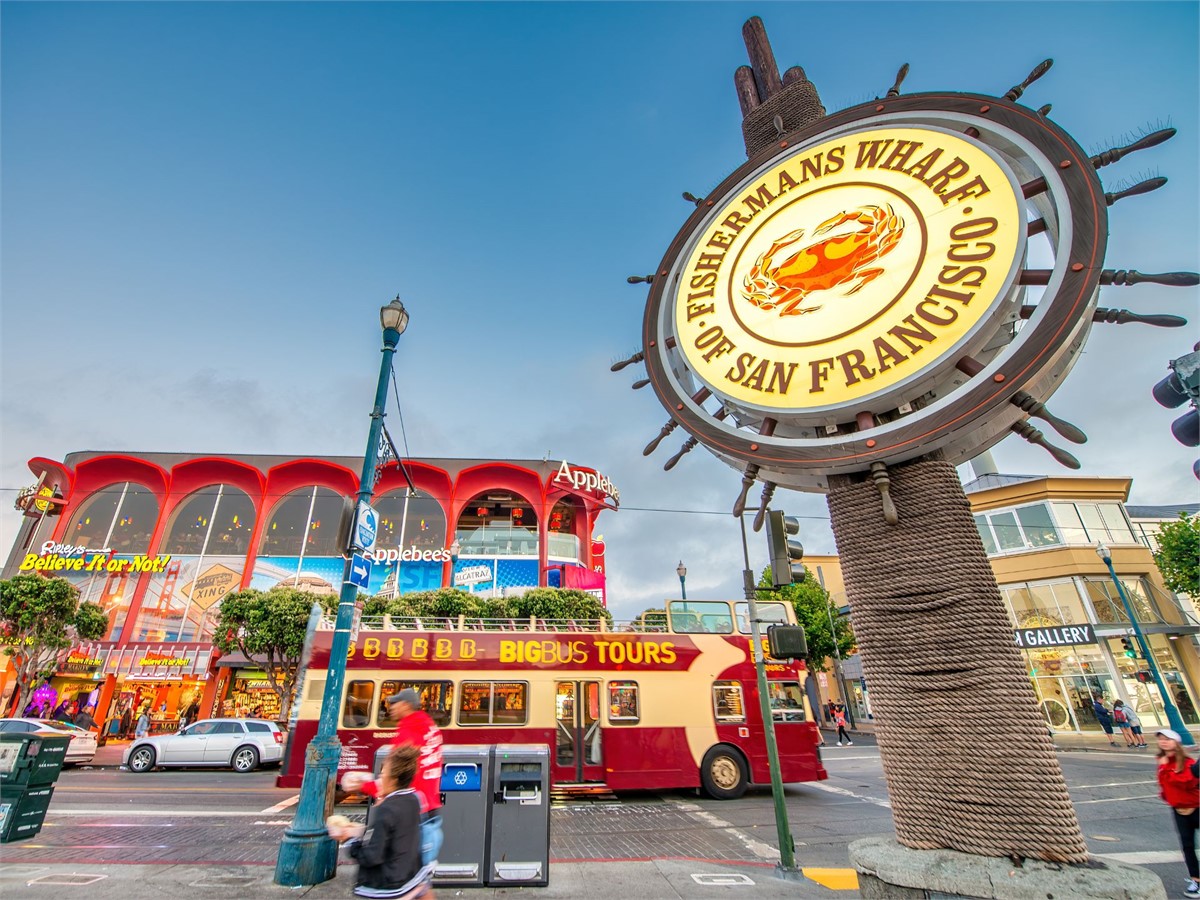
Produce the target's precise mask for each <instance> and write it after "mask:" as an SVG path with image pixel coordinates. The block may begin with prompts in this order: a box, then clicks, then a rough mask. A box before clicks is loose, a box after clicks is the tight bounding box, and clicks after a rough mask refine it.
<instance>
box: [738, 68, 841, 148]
mask: <svg viewBox="0 0 1200 900" xmlns="http://www.w3.org/2000/svg"><path fill="white" fill-rule="evenodd" d="M824 115H825V107H824V106H822V105H821V98H820V97H819V96H817V89H816V87H814V86H813V83H812V82H811V81H809V80H808V79H802V80H800V81H796V82H793V83H792V84H789V85H785V86H784V87H783V89H782V90H781V91H779V92H778V93H776V94H774V95H773V96H771V97H768V98H767V99H766V100H764V101H763V102H762V105H761V106H758V107H757V108H755V109H753V110H751V111H750V113H749V115H747V116H746V117H745V118H744V119H742V140H743V141H744V142H745V144H746V156H754V154H756V153H758V152H759V151H760V150H762V149H763V148H764V147H767V146H770V145H771V144H774V143H777V142H778V141H779V135H778V133H777V132H776V131H775V122H774V120H775V117H776V116H782V117H783V129H784V131H785V132H789V131H795V130H796V129H798V128H803V127H804V126H805V125H811V124H812V123H813V122H815V121H817V120H818V119H820V118H822V117H824Z"/></svg>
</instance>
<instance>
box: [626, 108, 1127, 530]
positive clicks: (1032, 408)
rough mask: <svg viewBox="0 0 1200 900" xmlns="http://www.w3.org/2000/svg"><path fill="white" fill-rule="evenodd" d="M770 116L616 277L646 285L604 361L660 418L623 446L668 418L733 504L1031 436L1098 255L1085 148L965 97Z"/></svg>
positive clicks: (1066, 355)
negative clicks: (732, 492) (650, 269)
mask: <svg viewBox="0 0 1200 900" xmlns="http://www.w3.org/2000/svg"><path fill="white" fill-rule="evenodd" d="M775 128H776V130H777V131H778V135H777V138H776V140H775V141H773V142H771V141H765V142H764V143H762V144H759V145H756V146H757V149H756V150H755V152H754V155H753V156H752V157H751V158H750V159H749V160H748V161H747V162H746V163H745V164H744V165H742V166H741V167H740V168H738V169H737V170H736V171H734V172H733V173H731V174H730V175H729V176H728V177H727V178H726V179H725V180H724V181H722V182H721V183H720V184H719V185H717V186H716V187H715V188H713V190H712V191H711V192H710V193H709V194H708V196H707V197H704V198H700V199H696V198H694V197H691V195H687V196H688V197H689V198H691V199H693V200H695V202H696V209H695V211H694V212H693V213H692V215H691V216H690V217H689V219H688V221H687V222H686V223H685V224H684V225H683V227H682V228H681V229H680V230H679V233H678V234H677V235H676V236H675V239H674V240H673V241H672V243H671V244H670V246H669V247H668V248H667V251H666V253H665V255H664V256H663V258H662V261H661V263H660V264H659V265H658V267H657V270H656V271H655V272H654V273H653V274H652V275H650V276H649V277H648V278H645V279H633V280H646V281H649V282H650V292H649V296H648V298H647V302H646V311H645V316H644V317H643V327H642V350H641V352H640V353H639V354H635V355H634V356H633V357H631V358H630V359H628V360H625V361H623V362H621V363H618V364H615V365H614V366H613V368H614V371H616V370H619V369H621V368H624V367H625V366H626V365H629V364H630V363H633V362H638V361H642V360H644V362H645V366H646V374H647V376H648V380H649V382H650V384H651V386H652V387H653V389H654V392H655V394H656V396H657V397H658V399H659V401H660V402H661V403H662V404H663V406H664V407H665V408H666V409H667V410H668V412H669V414H670V417H671V418H670V421H668V423H667V424H666V425H665V426H664V427H663V429H662V431H661V433H660V434H659V436H658V437H656V438H655V439H654V440H652V441H651V442H650V443H649V444H648V445H647V446H646V449H645V451H644V452H645V453H647V454H649V453H652V452H653V451H654V450H655V448H657V447H658V446H659V444H660V442H661V441H662V440H663V439H664V438H665V437H666V436H667V435H668V434H670V433H671V431H672V430H673V429H675V428H677V427H682V429H683V430H684V431H685V432H687V433H688V435H689V436H690V437H691V438H694V439H695V441H697V442H699V443H701V444H703V445H704V446H705V447H706V448H707V449H708V450H710V451H711V452H712V453H713V454H715V455H716V456H717V457H718V458H719V459H721V460H722V461H724V462H726V463H727V464H729V465H731V466H733V467H734V468H736V469H738V470H739V471H741V472H742V473H743V475H744V476H745V478H744V480H743V488H744V489H743V491H742V494H741V496H740V498H739V500H738V501H737V502H736V503H735V504H734V507H735V509H739V508H741V506H742V504H744V503H745V502H746V495H745V488H746V486H748V485H749V484H751V483H752V482H753V481H755V480H758V481H763V482H766V483H770V484H774V485H778V486H784V487H792V488H798V489H802V490H816V491H824V490H826V489H827V488H828V478H829V476H831V475H837V474H847V475H849V474H852V473H858V472H863V471H866V470H868V469H870V468H872V467H873V466H876V465H884V466H891V465H895V464H897V463H900V462H904V461H906V460H911V459H916V458H918V457H921V456H925V455H927V454H930V453H934V452H937V451H941V454H942V457H943V458H944V459H945V460H946V461H948V462H950V463H953V464H957V463H960V462H964V461H966V460H967V459H971V458H972V457H974V456H977V455H978V454H979V453H980V452H981V451H983V450H986V449H987V448H989V447H991V446H992V445H994V444H995V443H997V442H998V441H1000V440H1001V439H1002V438H1003V437H1004V436H1005V435H1007V434H1009V433H1011V432H1016V433H1018V434H1020V435H1022V436H1023V437H1026V439H1028V440H1030V441H1032V442H1035V443H1043V444H1044V445H1045V441H1044V437H1043V435H1042V433H1041V432H1040V431H1038V430H1037V429H1035V428H1034V427H1033V426H1032V425H1030V424H1028V422H1027V420H1028V419H1029V418H1030V416H1043V418H1045V416H1044V415H1043V413H1044V407H1043V406H1042V404H1043V403H1044V402H1045V401H1046V400H1047V399H1048V398H1049V397H1050V396H1051V395H1052V394H1053V393H1054V390H1055V389H1056V388H1057V387H1058V385H1059V384H1060V383H1061V382H1062V380H1063V379H1064V378H1066V376H1067V375H1068V374H1069V372H1070V370H1071V368H1072V366H1073V365H1074V363H1075V362H1076V360H1077V359H1078V357H1079V352H1080V350H1081V349H1082V347H1083V344H1084V342H1085V340H1086V338H1087V335H1088V332H1089V330H1090V328H1091V323H1092V319H1093V313H1094V311H1095V309H1096V301H1097V296H1098V294H1097V288H1098V286H1099V285H1100V283H1101V276H1102V274H1104V272H1103V269H1102V266H1103V259H1104V249H1105V242H1106V238H1107V224H1108V222H1107V212H1106V210H1107V206H1108V203H1107V201H1106V197H1105V195H1104V192H1103V188H1102V186H1101V185H1100V182H1099V179H1098V178H1097V177H1096V174H1095V169H1096V166H1097V165H1098V163H1096V162H1095V161H1094V160H1093V159H1092V158H1090V157H1089V156H1088V154H1087V153H1086V152H1084V151H1083V150H1082V149H1081V148H1080V147H1079V145H1078V144H1077V143H1075V141H1074V140H1072V139H1071V137H1070V136H1069V135H1067V134H1066V133H1065V132H1063V131H1062V129H1060V128H1058V127H1057V126H1056V125H1055V124H1054V123H1053V122H1051V121H1050V120H1048V119H1047V118H1046V117H1045V116H1041V115H1037V114H1035V113H1034V112H1033V111H1031V110H1028V109H1026V108H1025V107H1022V106H1020V105H1019V104H1016V103H1014V102H1010V101H1009V100H1007V99H1002V98H995V97H986V96H982V95H976V94H965V93H962V94H956V93H942V94H911V95H900V96H894V97H893V96H889V97H887V98H884V99H881V100H876V101H873V102H870V103H864V104H861V105H859V106H855V107H851V108H849V109H845V110H841V111H839V112H835V113H831V114H829V115H827V116H824V117H822V118H820V119H819V120H816V121H813V122H811V124H807V125H802V126H800V127H798V128H795V129H794V130H792V131H787V130H786V129H785V126H784V125H783V124H782V120H781V119H780V120H778V121H777V122H776V124H775ZM1120 152H1122V153H1123V152H1127V151H1124V150H1122V151H1120ZM1031 258H1032V259H1033V260H1035V265H1048V266H1049V267H1048V268H1044V269H1040V268H1038V269H1035V268H1030V265H1029V263H1030V259H1031ZM1107 274H1108V275H1109V276H1110V280H1112V278H1115V277H1116V276H1114V275H1113V274H1112V273H1107ZM1139 277H1140V276H1139ZM1047 421H1050V420H1049V419H1047ZM1052 427H1054V428H1056V429H1057V430H1059V432H1060V434H1063V435H1064V436H1066V437H1067V439H1068V440H1072V441H1076V442H1078V440H1080V439H1081V438H1080V432H1079V431H1078V429H1076V428H1074V426H1071V425H1070V424H1069V423H1063V422H1062V421H1061V420H1058V419H1054V420H1053V422H1052ZM692 446H694V443H685V445H684V447H683V448H682V450H680V452H679V453H677V454H676V455H675V456H673V457H672V458H671V460H669V461H668V462H667V463H666V465H665V468H671V467H672V466H674V465H675V462H676V461H677V460H678V459H679V456H680V455H682V453H685V452H687V451H688V450H690V449H691V447H692ZM1049 449H1050V450H1051V452H1052V453H1054V454H1055V458H1056V459H1059V460H1060V461H1062V462H1064V463H1065V464H1068V465H1070V464H1071V463H1073V462H1075V461H1074V460H1073V459H1072V458H1071V456H1070V454H1068V453H1066V452H1065V451H1060V450H1058V448H1053V447H1050V448H1049ZM1075 464H1076V465H1078V463H1075Z"/></svg>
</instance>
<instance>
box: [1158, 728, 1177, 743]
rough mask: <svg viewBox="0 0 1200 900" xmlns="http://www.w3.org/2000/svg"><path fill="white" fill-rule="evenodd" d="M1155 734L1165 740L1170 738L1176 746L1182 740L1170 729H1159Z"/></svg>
mask: <svg viewBox="0 0 1200 900" xmlns="http://www.w3.org/2000/svg"><path fill="white" fill-rule="evenodd" d="M1155 734H1161V735H1162V736H1163V737H1165V738H1170V739H1171V740H1173V741H1174V742H1175V743H1177V744H1182V743H1183V738H1181V737H1180V736H1179V732H1178V731H1172V730H1171V729H1170V728H1160V729H1158V731H1156V732H1155Z"/></svg>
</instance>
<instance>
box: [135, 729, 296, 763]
mask: <svg viewBox="0 0 1200 900" xmlns="http://www.w3.org/2000/svg"><path fill="white" fill-rule="evenodd" d="M282 760H283V732H282V731H280V730H279V726H278V725H276V724H275V723H274V722H268V721H267V720H266V719H201V720H200V721H199V722H195V723H193V724H191V725H189V726H187V728H184V729H182V730H180V731H178V732H176V733H175V734H160V735H156V736H155V737H146V738H138V739H137V740H135V741H134V742H133V743H132V744H130V745H129V746H128V747H127V748H126V749H125V756H124V758H123V759H122V762H123V763H124V764H125V765H126V766H128V767H129V771H131V772H149V771H150V770H151V769H153V768H154V767H155V766H231V767H232V768H233V770H234V771H235V772H253V771H254V770H255V769H257V768H258V767H259V765H260V764H262V763H278V762H281V761H282Z"/></svg>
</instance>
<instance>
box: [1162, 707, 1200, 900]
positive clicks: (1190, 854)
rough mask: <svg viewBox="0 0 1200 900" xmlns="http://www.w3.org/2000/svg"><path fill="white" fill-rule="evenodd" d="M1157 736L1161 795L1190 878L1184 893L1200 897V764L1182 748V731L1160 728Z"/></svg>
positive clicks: (1188, 895) (1186, 895)
mask: <svg viewBox="0 0 1200 900" xmlns="http://www.w3.org/2000/svg"><path fill="white" fill-rule="evenodd" d="M1156 737H1157V739H1158V785H1159V796H1160V797H1162V799H1163V801H1164V802H1166V804H1167V806H1169V807H1171V814H1172V816H1173V817H1174V819H1175V830H1176V831H1178V832H1179V843H1180V845H1181V846H1182V848H1183V861H1184V864H1185V865H1186V866H1187V873H1188V882H1187V884H1186V885H1184V888H1183V895H1184V896H1185V897H1200V865H1198V864H1197V862H1196V831H1197V829H1200V809H1198V806H1200V797H1198V796H1197V795H1200V768H1198V767H1197V763H1196V760H1194V759H1192V758H1191V757H1190V756H1188V755H1187V753H1186V752H1185V751H1184V749H1183V743H1182V742H1181V741H1180V738H1179V732H1177V731H1172V730H1171V729H1170V728H1163V729H1161V730H1160V731H1159V732H1158V734H1157V735H1156Z"/></svg>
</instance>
